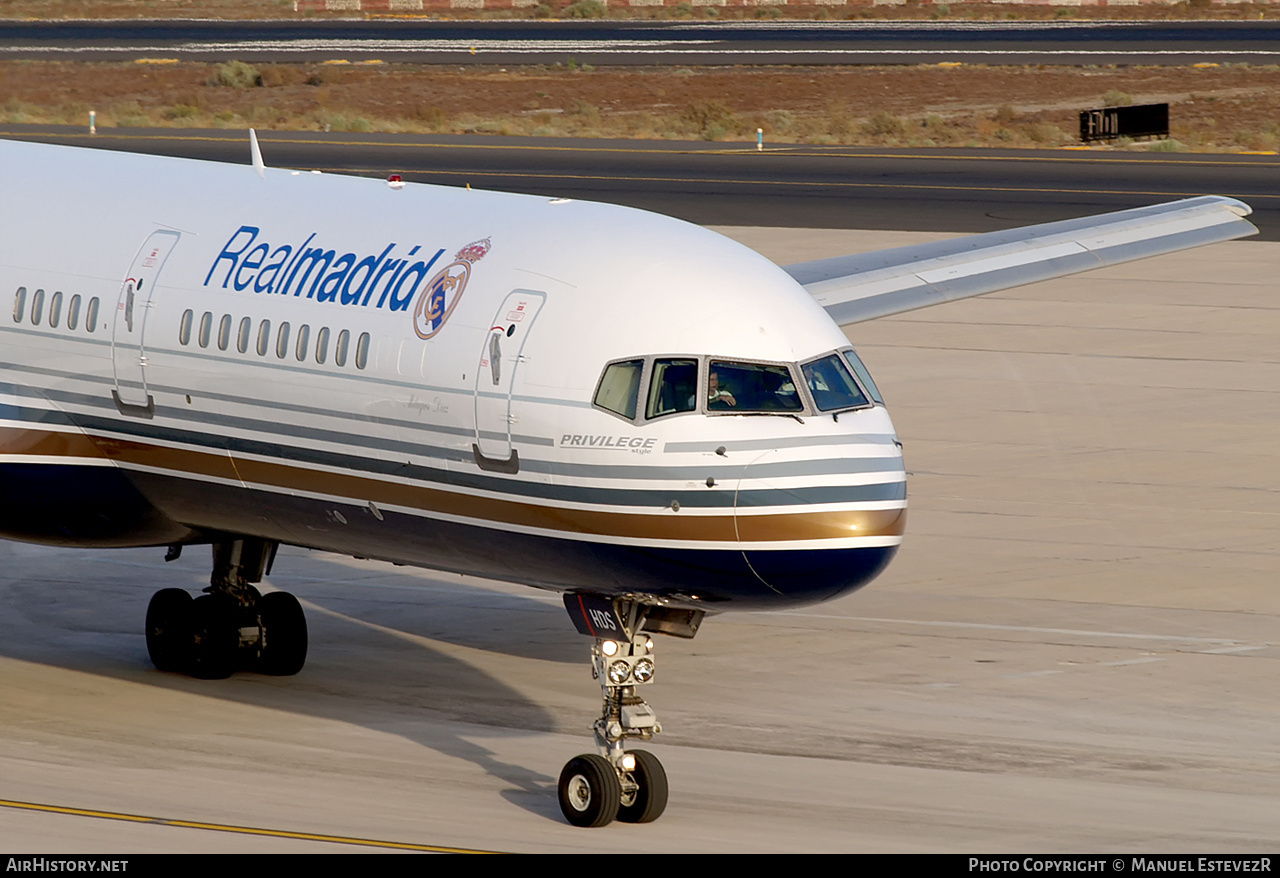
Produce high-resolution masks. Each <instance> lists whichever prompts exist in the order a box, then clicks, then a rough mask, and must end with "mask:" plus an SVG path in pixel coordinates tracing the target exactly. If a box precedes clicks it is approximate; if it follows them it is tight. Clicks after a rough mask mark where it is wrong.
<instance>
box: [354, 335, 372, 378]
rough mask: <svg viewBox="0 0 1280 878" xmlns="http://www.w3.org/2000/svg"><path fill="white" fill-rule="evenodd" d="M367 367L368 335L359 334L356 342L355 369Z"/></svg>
mask: <svg viewBox="0 0 1280 878" xmlns="http://www.w3.org/2000/svg"><path fill="white" fill-rule="evenodd" d="M367 365H369V333H367V332H362V333H360V338H359V339H358V340H357V341H356V368H357V369H363V368H364V367H365V366H367Z"/></svg>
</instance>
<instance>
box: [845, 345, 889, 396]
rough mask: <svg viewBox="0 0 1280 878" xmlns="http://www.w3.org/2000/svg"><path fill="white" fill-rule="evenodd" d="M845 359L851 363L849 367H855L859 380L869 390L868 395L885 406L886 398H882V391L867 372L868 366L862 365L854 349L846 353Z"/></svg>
mask: <svg viewBox="0 0 1280 878" xmlns="http://www.w3.org/2000/svg"><path fill="white" fill-rule="evenodd" d="M844 358H845V359H846V360H848V361H849V365H850V366H852V367H853V371H854V373H855V374H856V375H857V376H858V380H859V381H861V382H862V386H863V387H865V388H867V393H870V394H871V398H872V399H874V400H875V401H876V402H878V403H880V405H884V398H883V397H881V396H880V389H879V388H878V387H876V383H875V381H873V380H872V379H871V373H870V372H868V371H867V367H866V366H864V365H862V360H860V359H858V355H857V354H856V353H855V352H854V351H853V349H852V348H850V349H849V350H847V351H845V352H844Z"/></svg>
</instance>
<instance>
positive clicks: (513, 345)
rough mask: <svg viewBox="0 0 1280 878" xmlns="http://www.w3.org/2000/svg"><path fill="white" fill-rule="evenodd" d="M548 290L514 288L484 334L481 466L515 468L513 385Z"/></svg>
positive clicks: (478, 401) (479, 388) (479, 389)
mask: <svg viewBox="0 0 1280 878" xmlns="http://www.w3.org/2000/svg"><path fill="white" fill-rule="evenodd" d="M546 299H547V294H546V293H541V292H536V291H533V290H515V291H513V292H511V293H509V294H508V295H507V297H506V299H504V300H503V302H502V307H500V308H499V309H498V311H497V313H496V314H494V315H493V321H492V322H491V323H490V325H489V331H488V332H487V333H486V334H485V339H484V345H483V347H482V348H481V350H480V362H479V366H478V368H477V369H476V385H475V405H476V446H475V450H476V461H477V463H479V464H480V466H481V467H482V468H485V469H497V470H500V471H503V472H515V471H517V470H518V469H519V461H518V458H517V457H516V454H515V451H514V449H513V448H512V445H511V434H512V426H513V424H514V422H513V421H512V416H511V389H512V387H513V385H514V382H515V377H516V371H517V370H518V369H519V368H520V363H521V362H522V361H523V360H524V359H525V356H526V355H525V350H524V349H525V342H526V340H527V339H528V337H529V330H530V329H532V328H533V321H534V320H535V319H536V318H537V316H538V312H539V311H540V310H541V309H542V304H543V302H545V301H546Z"/></svg>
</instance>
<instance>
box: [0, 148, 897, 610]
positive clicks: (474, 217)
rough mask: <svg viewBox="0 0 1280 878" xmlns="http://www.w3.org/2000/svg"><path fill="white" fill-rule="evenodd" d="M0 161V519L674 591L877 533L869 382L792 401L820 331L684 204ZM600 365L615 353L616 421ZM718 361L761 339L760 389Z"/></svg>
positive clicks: (891, 460) (236, 170) (860, 556)
mask: <svg viewBox="0 0 1280 878" xmlns="http://www.w3.org/2000/svg"><path fill="white" fill-rule="evenodd" d="M0 180H2V186H3V190H2V191H3V193H4V203H5V210H4V211H3V218H2V219H0V297H2V298H0V301H2V302H3V305H2V306H0V339H2V342H3V347H2V348H0V372H2V374H3V381H2V383H0V436H2V437H3V440H2V441H0V492H2V495H3V496H4V498H5V502H4V504H3V508H2V509H0V536H5V537H9V538H13V539H22V540H30V541H35V542H43V543H50V544H58V545H76V546H141V545H166V544H181V543H186V542H208V541H210V540H212V539H215V538H218V537H219V536H225V535H239V536H248V537H254V538H261V539H265V540H271V541H278V542H281V543H287V544H292V545H298V546H306V547H312V548H316V549H322V550H328V551H333V552H339V553H344V554H350V555H357V556H363V557H372V558H380V559H384V560H387V561H392V562H396V563H402V564H410V565H416V566H422V567H429V568H435V569H444V570H452V571H457V572H463V573H472V574H477V575H483V576H489V577H496V578H502V579H505V580H510V581H514V582H521V583H526V584H528V585H531V586H537V587H542V588H550V589H555V590H558V591H579V590H581V591H590V592H595V593H600V594H605V595H610V594H612V595H620V594H629V593H636V594H647V595H653V596H656V597H659V598H667V599H669V600H671V601H673V602H676V603H685V604H693V605H697V606H700V607H702V608H705V609H717V608H730V607H732V608H739V607H741V608H752V607H766V606H775V607H776V606H785V605H797V604H802V603H810V602H814V601H819V600H825V599H829V598H832V597H835V596H837V595H839V594H842V593H845V592H847V591H849V590H852V589H855V588H858V587H859V586H861V585H864V584H865V583H866V582H868V581H870V579H872V578H873V577H874V576H876V575H877V574H878V573H879V572H880V571H881V570H883V569H884V567H885V565H886V564H887V563H888V562H889V560H890V559H891V557H892V555H893V553H894V551H895V550H896V547H897V546H898V544H899V543H900V541H901V539H902V533H903V527H904V521H905V509H906V498H905V479H906V476H905V473H904V470H903V463H902V455H901V451H900V446H899V444H898V443H897V439H896V436H895V433H894V428H893V425H892V423H891V421H890V419H889V415H888V412H887V411H886V409H885V407H884V406H883V405H882V404H879V403H875V404H866V405H859V406H854V407H850V408H847V409H844V410H840V411H838V412H834V413H832V412H830V411H829V410H820V409H821V408H822V407H820V406H819V404H818V402H817V400H816V397H815V393H816V391H814V390H813V388H812V387H811V386H810V384H809V383H808V382H807V381H806V380H805V378H804V373H803V372H802V368H801V365H802V364H804V363H806V362H811V361H813V360H815V359H816V358H819V357H823V356H827V355H832V354H839V355H840V356H846V355H847V354H848V352H849V351H850V350H851V349H850V348H849V345H848V341H847V340H846V338H845V335H844V333H843V332H842V331H841V330H840V329H839V327H837V326H836V325H835V324H834V323H833V322H832V320H831V318H830V317H828V315H827V313H826V312H825V311H824V310H823V309H822V307H820V306H819V305H818V304H816V303H815V301H814V299H813V297H812V296H811V295H810V293H808V292H806V291H805V289H803V288H802V287H801V286H799V285H798V284H797V283H796V282H795V281H794V280H792V279H791V278H790V277H789V276H788V275H787V274H786V273H784V272H783V271H782V270H781V269H779V268H778V267H777V266H775V265H774V264H772V263H771V262H769V261H768V260H766V259H764V258H763V257H761V256H759V255H758V254H756V253H754V252H753V251H751V250H749V249H747V248H745V247H742V246H740V245H738V244H736V243H734V242H732V241H729V240H728V239H726V238H724V237H722V236H720V235H717V234H715V233H712V232H710V231H707V230H705V229H702V228H699V227H697V226H693V225H690V224H687V223H683V222H680V221H677V220H673V219H669V218H665V217H662V216H659V215H656V214H652V213H646V212H643V211H638V210H632V209H628V208H621V207H614V206H608V205H602V204H594V203H587V202H577V201H565V200H550V199H547V198H542V197H533V196H520V195H509V194H499V193H491V192H482V191H472V190H464V189H452V188H445V187H438V186H425V185H414V184H409V185H406V186H404V187H403V188H393V187H391V186H389V185H388V184H387V183H385V182H382V181H377V180H370V179H359V178H349V177H340V176H331V175H318V174H311V173H298V172H290V171H285V170H273V169H268V170H266V171H265V173H264V174H262V175H259V174H257V173H255V172H254V170H253V169H251V168H249V167H241V166H231V165H222V164H215V163H206V162H194V161H188V160H181V159H168V158H155V157H148V156H138V155H131V154H123V153H108V152H99V151H93V150H80V149H72V148H65V147H53V146H43V145H34V144H22V143H0ZM690 361H692V362H693V363H695V364H696V372H697V377H696V390H692V391H690V392H689V393H688V398H687V399H686V398H680V399H674V400H673V399H671V398H670V397H671V394H670V393H669V392H666V391H669V390H670V387H675V386H677V385H675V384H674V383H671V385H670V387H666V388H665V390H664V393H665V396H664V394H662V393H658V385H657V384H656V383H655V382H656V381H657V380H658V379H657V376H658V374H659V373H660V372H661V370H662V369H664V368H669V367H670V368H686V369H688V374H689V375H692V374H693V371H692V367H691V366H689V363H690ZM610 363H628V364H638V365H631V366H627V368H626V369H624V370H622V372H623V373H625V375H629V376H630V377H631V379H632V384H633V385H634V387H633V388H632V395H631V404H632V406H633V407H634V413H632V414H631V416H630V417H628V411H627V405H626V403H625V401H624V402H623V403H622V404H617V403H616V402H613V401H611V400H615V399H616V395H614V396H610V395H609V394H608V393H606V392H605V391H604V390H602V381H603V380H604V378H603V376H604V375H605V369H606V366H608V365H609V364H610ZM716 363H732V364H736V365H742V366H743V368H747V367H750V368H756V369H765V368H769V369H772V370H773V371H771V372H769V373H768V374H769V375H772V376H777V375H781V374H782V372H781V371H780V370H779V368H777V367H781V369H782V370H786V371H787V374H789V375H790V376H791V377H792V379H793V381H792V382H791V383H790V384H788V383H786V382H782V383H781V384H779V385H778V386H775V387H774V388H773V389H774V390H775V391H776V392H777V394H779V398H782V399H784V400H785V404H783V405H781V406H780V408H777V409H774V408H765V409H760V410H757V411H755V412H754V413H750V414H744V413H743V412H742V408H741V407H738V406H732V405H726V404H725V403H723V402H721V403H719V404H715V403H714V400H713V398H712V395H713V394H714V393H715V392H716V391H715V390H714V388H711V389H709V380H710V373H711V372H712V371H715V369H716V366H715V365H714V364H716ZM672 364H675V366H674V367H672ZM628 369H629V370H631V371H627V370H628ZM670 374H671V375H674V374H675V372H674V371H672V372H671V373H670ZM760 374H764V373H760ZM614 377H615V378H616V377H617V376H616V375H615V376H614ZM671 381H672V382H674V379H671ZM863 383H864V384H866V383H867V382H865V381H864V382H863ZM679 386H681V387H683V386H684V385H679ZM731 389H732V388H731ZM863 389H864V390H866V391H867V392H868V396H870V395H871V394H873V393H874V389H873V388H863ZM739 392H740V393H741V391H739ZM684 395H685V394H684V391H683V390H682V391H681V393H680V396H681V397H683V396H684ZM622 396H624V397H625V396H626V394H625V393H623V394H622ZM659 397H662V398H659ZM601 399H606V402H607V403H608V404H607V405H601V404H599V403H600V400H601ZM673 406H674V410H673ZM795 406H799V408H798V409H797V408H795ZM610 407H612V408H614V409H622V411H617V410H610ZM757 408H759V407H757ZM828 408H829V407H828ZM685 409H687V410H685Z"/></svg>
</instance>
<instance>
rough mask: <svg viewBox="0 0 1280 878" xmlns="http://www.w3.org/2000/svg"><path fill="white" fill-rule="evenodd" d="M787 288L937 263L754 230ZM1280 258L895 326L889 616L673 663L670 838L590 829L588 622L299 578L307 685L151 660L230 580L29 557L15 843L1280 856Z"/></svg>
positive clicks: (881, 612)
mask: <svg viewBox="0 0 1280 878" xmlns="http://www.w3.org/2000/svg"><path fill="white" fill-rule="evenodd" d="M728 231H729V232H730V233H731V234H732V235H734V236H735V237H738V238H740V239H741V240H743V241H745V242H747V243H749V244H751V245H752V246H756V247H758V248H759V249H761V250H762V251H763V252H765V253H766V254H767V255H771V256H773V257H775V258H777V259H779V260H781V261H784V262H785V261H796V260H802V259H806V258H813V257H817V256H822V255H833V254H836V253H843V252H852V251H854V250H860V249H874V248H878V247H883V246H889V245H892V244H901V243H906V242H908V241H911V240H919V239H920V236H916V235H908V234H904V233H866V232H814V231H806V230H778V229H738V230H728ZM1277 270H1280V244H1270V243H1255V242H1248V241H1244V242H1232V243H1228V244H1222V245H1215V246H1213V247H1211V248H1205V249H1203V250H1197V251H1192V252H1190V253H1185V254H1179V255H1175V256H1170V257H1162V258H1160V259H1157V260H1149V261H1146V262H1141V263H1135V264H1130V265H1125V266H1120V267H1116V268H1111V269H1106V270H1103V271H1100V272H1096V273H1093V274H1090V275H1085V276H1082V277H1079V278H1074V279H1063V280H1058V281H1052V282H1048V283H1043V284H1039V285H1035V286H1032V287H1028V288H1025V289H1021V290H1015V291H1010V292H1006V293H1000V294H995V295H992V296H987V297H983V298H981V299H975V300H969V301H966V302H960V303H954V304H951V305H947V306H942V307H938V308H933V309H926V310H923V311H917V312H913V313H911V314H906V315H901V316H899V317H895V318H889V319H885V320H880V321H874V322H872V323H867V324H861V325H858V326H856V327H854V328H853V331H852V332H851V337H852V338H853V339H854V341H855V343H856V344H857V345H858V346H859V349H860V351H861V353H862V355H863V357H864V359H865V360H866V361H867V363H868V365H869V366H870V368H871V369H872V371H873V373H874V374H875V375H876V377H877V379H878V381H879V383H880V386H881V389H882V390H883V391H884V394H885V396H886V399H887V400H888V403H889V406H890V409H891V411H892V413H893V415H894V419H895V423H896V426H897V428H898V433H899V435H900V436H901V437H902V439H903V441H904V442H905V447H906V455H907V465H908V470H909V471H910V476H909V479H910V496H911V514H910V519H909V526H908V533H907V537H906V542H905V544H904V547H903V550H902V551H901V553H900V554H899V556H898V559H897V560H896V561H895V562H894V564H893V565H891V567H890V568H889V570H888V571H887V572H886V573H885V574H884V575H883V576H882V577H881V578H880V579H879V580H877V581H876V582H875V583H873V584H872V585H871V586H869V587H868V588H867V589H865V590H864V591H863V592H860V593H858V594H855V595H852V596H849V597H847V598H845V599H842V600H839V601H836V602H832V603H830V604H824V605H821V606H818V607H814V608H811V609H810V610H806V611H801V612H794V613H778V614H746V615H729V616H723V617H718V618H715V619H711V620H709V621H708V622H707V623H706V624H705V625H704V626H703V628H702V630H701V632H700V633H699V635H698V637H697V639H696V640H694V641H677V640H672V639H667V638H664V639H663V640H662V641H661V643H659V650H660V652H659V678H658V679H659V682H658V684H657V686H656V687H655V689H654V691H653V693H652V698H651V701H652V703H653V704H654V706H655V708H656V709H657V710H658V712H659V715H660V717H661V718H662V721H663V724H664V726H665V729H666V730H665V731H664V733H663V735H662V736H661V738H660V741H661V743H657V744H655V745H654V747H653V750H654V751H655V752H657V753H658V754H659V755H660V756H661V758H662V759H663V761H664V762H665V764H666V765H667V768H668V771H669V772H670V774H671V777H672V790H673V792H672V800H671V806H670V808H669V809H668V811H667V813H666V815H665V816H664V817H663V818H662V819H661V820H659V821H658V822H657V823H654V824H651V825H648V826H641V827H636V826H626V825H617V824H615V825H612V826H610V827H608V828H606V829H603V830H598V831H583V830H574V829H571V828H570V827H568V826H565V825H564V824H563V822H562V821H561V819H560V817H559V815H558V812H557V808H556V805H555V801H554V793H553V790H554V783H555V777H556V775H557V774H558V772H559V770H560V766H561V765H562V764H563V763H564V761H565V760H566V759H568V758H569V757H570V756H572V755H574V754H576V753H579V752H583V751H584V750H587V749H588V748H589V746H590V744H589V735H588V732H587V729H588V727H589V724H590V721H591V719H592V717H593V715H594V713H595V712H596V709H597V702H596V699H597V698H598V689H597V688H596V687H595V686H594V684H593V683H592V681H591V679H590V673H589V670H588V667H587V664H586V652H587V644H586V642H585V641H584V639H582V638H580V637H579V636H578V635H576V634H575V633H574V632H573V631H572V628H571V626H570V624H569V622H568V620H567V619H566V618H565V616H564V612H563V609H562V608H561V606H560V605H559V602H558V600H557V599H556V598H555V597H554V596H551V595H543V594H541V593H538V592H535V591H532V590H529V589H522V588H518V587H515V586H509V585H504V584H501V583H491V582H483V581H475V580H471V579H463V578H458V577H446V576H437V575H433V574H430V573H424V572H415V571H411V570H402V569H396V568H392V567H389V566H386V565H381V564H374V563H372V562H356V561H350V560H342V559H334V558H330V557H327V556H324V555H321V554H316V553H305V552H300V551H297V550H284V551H282V553H281V558H280V560H279V561H278V562H277V565H276V573H275V575H274V576H273V577H272V582H273V584H274V585H275V586H276V587H280V588H287V589H289V590H291V591H294V592H295V593H296V594H298V595H299V596H300V597H301V598H302V599H303V600H304V602H305V603H306V605H307V608H308V617H309V621H310V625H311V629H312V652H311V656H310V659H309V663H308V665H307V667H306V669H305V670H304V671H303V672H302V673H301V674H300V675H298V676H297V677H295V678H290V679H276V678H264V677H258V676H254V675H238V676H236V677H233V678H232V679H230V680H226V681H216V682H201V681H195V680H190V679H187V678H185V677H180V676H175V675H170V674H162V673H159V672H156V671H155V670H153V669H152V668H150V666H149V665H148V662H147V658H146V649H145V645H144V642H143V636H142V619H143V613H144V612H145V607H146V602H147V599H148V598H149V596H150V594H151V592H152V591H153V590H155V589H157V588H160V587H164V586H171V585H179V586H184V587H187V588H191V589H195V588H199V587H200V586H201V585H202V584H203V582H204V581H206V580H207V575H208V574H207V558H206V556H205V554H204V553H201V552H199V551H197V550H194V549H193V550H190V551H188V552H186V553H184V555H183V557H182V559H181V560H180V561H178V562H175V563H174V564H168V565H166V564H164V563H163V562H162V561H161V552H160V551H158V550H151V551H117V552H77V551H73V550H50V549H42V548H38V547H31V546H24V545H19V544H13V543H0V571H2V572H0V607H3V612H0V679H3V680H4V691H5V697H4V698H3V699H0V738H3V740H4V741H5V747H4V750H3V753H0V778H2V779H3V780H2V781H0V798H2V799H5V800H9V801H15V800H16V801H19V802H28V803H37V804H45V805H54V806H60V807H74V808H90V809H102V810H109V811H115V812H120V813H123V814H131V815H144V816H148V817H151V818H158V820H153V821H152V822H144V823H137V822H119V821H113V820H106V819H101V818H90V817H85V816H77V815H75V814H67V813H48V812H34V811H30V810H22V809H16V808H13V807H4V809H3V817H2V818H0V847H3V848H4V849H6V850H9V851H11V852H15V853H16V852H20V851H40V852H44V853H48V852H51V851H58V852H71V851H94V852H99V853H102V852H117V851H121V852H139V851H153V850H154V851H175V850H176V851H195V850H203V851H226V850H252V851H264V850H267V851H298V850H317V849H324V850H338V849H344V847H345V846H343V845H337V844H335V843H332V842H322V841H316V840H307V839H299V838H296V837H263V836H260V835H251V834H246V833H244V832H234V833H229V832H223V831H214V830H210V829H202V828H199V827H193V826H190V825H187V826H177V825H166V824H165V823H163V822H159V821H162V820H168V821H174V820H183V821H193V822H200V823H212V824H236V825H239V826H242V827H243V826H248V827H258V828H265V829H271V830H277V831H284V832H292V833H301V832H307V833H316V834H320V835H325V836H346V837H357V838H362V839H373V840H391V841H398V842H410V843H422V844H431V845H443V846H456V847H463V848H482V849H499V850H515V851H564V850H577V851H593V852H595V851H600V850H610V851H618V852H625V851H636V852H654V851H680V852H718V851H768V852H789V851H790V852H794V851H806V852H807V851H848V852H852V851H965V852H983V853H992V852H1011V853H1012V852H1021V853H1029V852H1051V851H1068V852H1099V851H1105V852H1185V851H1195V852H1197V853H1199V852H1216V851H1223V852H1247V851H1259V852H1265V851H1271V852H1272V853H1274V849H1275V842H1276V825H1277V815H1280V794H1278V792H1277V791H1280V744H1278V743H1277V738H1276V734H1275V729H1276V728H1277V723H1278V722H1280V706H1278V705H1277V701H1276V698H1275V680H1276V677H1277V672H1278V671H1280V664H1278V663H1280V627H1278V624H1277V623H1278V621H1280V591H1278V590H1277V589H1276V588H1275V583H1276V580H1277V575H1278V574H1280V549H1278V548H1277V542H1276V539H1275V534H1276V532H1277V524H1278V522H1280V501H1278V499H1277V498H1278V497H1280V464H1277V459H1276V455H1275V449H1276V447H1277V446H1278V445H1280V419H1278V418H1277V412H1280V399H1278V398H1277V390H1276V388H1277V387H1280V359H1278V358H1277V353H1276V346H1275V338H1276V337H1277V336H1278V335H1280V309H1278V308H1277V307H1276V302H1275V295H1274V288H1275V286H1274V278H1275V276H1276V273H1277Z"/></svg>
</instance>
